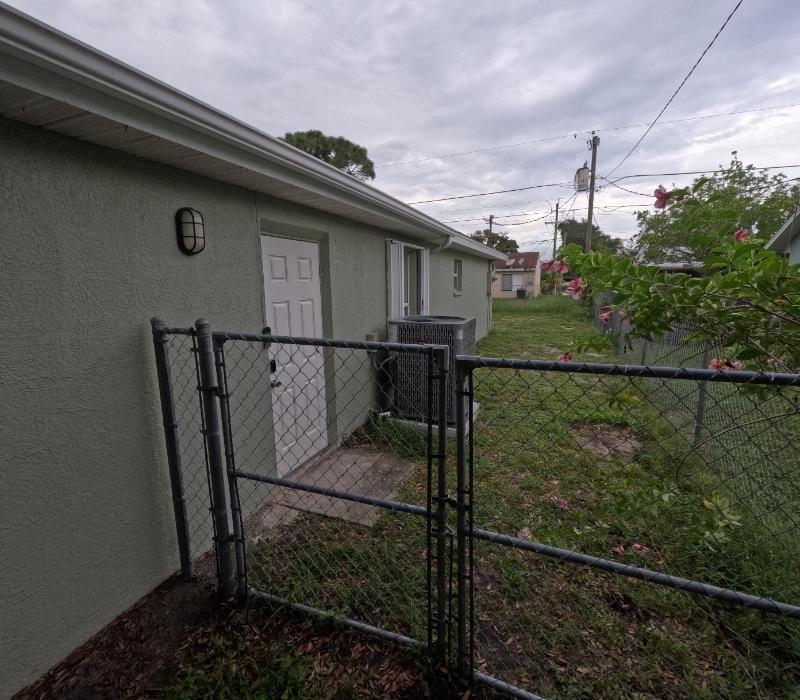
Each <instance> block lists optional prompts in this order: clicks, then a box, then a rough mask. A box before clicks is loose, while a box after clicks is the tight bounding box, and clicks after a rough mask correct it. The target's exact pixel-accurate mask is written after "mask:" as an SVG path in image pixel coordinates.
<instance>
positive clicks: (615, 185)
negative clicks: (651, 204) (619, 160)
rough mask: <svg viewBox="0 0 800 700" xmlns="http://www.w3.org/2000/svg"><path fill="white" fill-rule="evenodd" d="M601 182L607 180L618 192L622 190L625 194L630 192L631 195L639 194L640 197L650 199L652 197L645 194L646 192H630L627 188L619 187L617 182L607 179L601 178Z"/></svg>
mask: <svg viewBox="0 0 800 700" xmlns="http://www.w3.org/2000/svg"><path fill="white" fill-rule="evenodd" d="M600 179H601V180H605V181H606V182H607V183H608V184H609V185H611V186H612V187H616V188H617V189H618V190H622V191H623V192H629V193H630V194H637V195H639V196H640V197H649V196H650V195H647V194H645V193H644V192H634V191H633V190H629V189H628V188H627V187H623V186H622V185H618V184H617V183H616V182H612V181H611V180H609V179H608V178H607V177H601V178H600Z"/></svg>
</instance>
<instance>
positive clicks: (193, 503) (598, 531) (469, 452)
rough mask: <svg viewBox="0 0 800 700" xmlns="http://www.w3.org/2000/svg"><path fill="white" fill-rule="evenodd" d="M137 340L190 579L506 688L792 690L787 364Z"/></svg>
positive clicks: (795, 660) (796, 493) (798, 382)
mask: <svg viewBox="0 0 800 700" xmlns="http://www.w3.org/2000/svg"><path fill="white" fill-rule="evenodd" d="M617 331H619V329H617ZM154 340H155V345H156V359H157V366H158V372H159V380H160V381H159V384H160V386H161V389H162V393H161V397H162V408H163V409H164V430H165V436H166V444H167V453H168V457H169V464H170V478H171V481H172V486H173V500H174V505H175V513H176V524H177V532H178V540H179V548H180V552H181V562H182V567H183V571H184V576H186V577H187V578H190V577H192V576H197V575H201V574H203V573H213V572H214V571H216V574H217V579H218V585H219V588H220V590H221V591H222V592H223V594H224V595H226V596H227V595H231V594H233V593H234V592H239V593H240V594H242V595H244V596H246V597H247V598H248V599H249V600H251V601H254V600H262V601H266V602H267V603H268V604H270V605H272V606H273V607H275V606H278V607H283V606H289V607H291V608H294V609H295V610H300V611H302V612H304V613H308V614H311V615H316V616H321V617H324V618H335V619H337V620H339V621H340V622H343V623H345V624H348V625H350V626H352V627H355V628H358V629H362V630H364V631H367V632H370V633H372V634H377V635H379V636H382V637H385V638H390V639H392V640H395V641H397V642H400V643H402V644H406V645H417V646H423V647H426V648H427V653H428V655H429V657H430V658H431V659H433V660H434V661H435V662H437V663H440V662H444V663H446V664H448V663H449V667H450V668H452V669H453V670H455V671H457V672H458V673H457V674H456V678H462V679H463V678H473V679H476V680H478V681H480V682H483V683H486V684H489V685H491V686H494V687H495V688H496V689H498V690H500V691H502V692H507V693H511V694H514V695H517V696H520V697H538V696H537V695H534V693H541V694H542V695H546V696H559V695H575V694H576V693H577V694H579V695H580V694H583V695H587V696H604V697H622V696H625V697H636V696H658V697H695V696H707V697H725V696H731V695H737V694H741V693H745V694H746V693H749V692H751V693H752V694H755V695H759V696H780V695H787V694H790V693H789V689H791V688H792V687H797V686H798V685H799V684H800V642H798V640H800V634H798V632H800V629H798V618H800V577H798V576H797V565H796V562H797V561H798V558H799V557H800V545H799V544H798V543H799V542H800V538H798V534H800V533H798V513H799V512H800V508H799V506H800V454H798V452H799V451H800V448H798V447H797V446H796V443H797V441H796V438H795V436H796V435H797V431H798V429H800V395H798V391H800V377H798V376H794V375H778V374H772V375H766V374H760V373H753V372H712V371H708V370H704V369H686V368H663V367H662V368H658V367H655V368H654V367H651V366H640V365H638V364H636V363H635V362H632V361H630V358H628V361H627V362H625V363H622V364H620V365H601V364H579V363H558V362H551V361H542V360H499V359H492V358H475V357H458V358H455V361H454V362H452V361H451V359H450V355H449V352H450V350H449V349H448V348H447V347H445V346H433V345H404V344H398V343H394V344H393V343H362V342H349V341H332V340H319V339H308V338H287V337H279V336H264V335H254V334H242V333H216V332H212V331H211V329H210V327H209V326H208V324H205V323H200V322H198V324H197V325H196V327H195V328H193V329H169V328H166V327H165V326H164V325H163V324H160V323H159V322H154ZM676 347H677V344H676ZM681 349H684V347H683V346H681ZM638 350H639V351H641V350H642V349H641V348H638ZM648 351H649V349H648ZM627 352H628V353H631V352H634V353H635V352H636V349H634V350H633V351H630V350H629V351H627ZM451 373H453V374H451ZM452 376H455V378H456V381H455V382H452V381H451V378H452ZM462 380H463V381H462ZM462 386H463V387H464V390H461V387H462ZM454 391H455V395H453V392H454ZM701 403H702V405H701ZM448 407H450V409H452V408H453V407H454V411H453V410H451V413H452V414H453V417H454V418H455V419H456V421H455V426H448V422H447V419H448V410H449V408H448ZM460 416H464V419H463V420H459V417H460ZM448 431H449V433H450V437H453V433H454V434H455V435H454V436H455V437H456V439H455V440H454V441H453V440H450V441H448ZM215 554H216V556H215Z"/></svg>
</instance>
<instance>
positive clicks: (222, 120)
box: [0, 2, 505, 260]
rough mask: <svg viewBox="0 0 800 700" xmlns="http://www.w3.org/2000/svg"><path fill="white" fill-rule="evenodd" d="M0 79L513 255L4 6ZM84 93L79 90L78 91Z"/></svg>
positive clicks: (471, 245) (455, 239) (434, 235)
mask: <svg viewBox="0 0 800 700" xmlns="http://www.w3.org/2000/svg"><path fill="white" fill-rule="evenodd" d="M2 56H5V57H6V59H5V60H3V61H0V77H2V78H3V79H5V80H9V81H11V82H15V83H16V84H18V85H20V86H21V87H26V88H29V89H31V90H34V91H37V92H39V93H40V94H43V95H46V96H48V97H51V98H53V99H58V100H61V101H65V102H67V103H69V104H73V105H75V106H78V107H80V108H82V109H85V110H86V111H91V112H93V113H97V114H99V115H101V116H104V117H107V118H109V119H114V120H117V121H122V123H130V125H131V126H135V127H137V128H140V129H142V130H143V131H147V132H148V133H154V135H158V136H161V137H163V138H167V139H171V140H174V141H175V142H177V143H181V144H183V145H186V146H190V147H192V148H196V149H198V150H201V151H203V152H209V154H212V155H216V156H218V157H222V158H225V159H227V160H229V161H230V162H232V163H236V164H237V165H242V166H243V167H251V168H255V169H257V170H258V171H260V172H262V173H263V174H266V175H270V176H272V177H276V178H278V179H281V180H283V181H286V182H289V183H290V184H294V185H297V186H300V187H304V188H306V189H309V190H310V191H314V192H317V193H319V194H323V195H325V196H330V197H333V198H334V199H336V200H337V201H341V202H343V203H347V204H349V205H351V206H353V207H356V208H359V209H365V210H370V211H373V212H376V213H379V214H380V215H382V216H385V217H386V218H387V223H389V224H391V222H392V221H396V222H398V223H402V224H403V225H404V226H407V227H412V229H413V230H414V231H415V233H417V235H419V237H421V238H423V239H425V240H428V241H438V239H439V238H441V237H448V236H451V237H452V245H453V247H456V248H457V249H461V250H464V251H467V252H469V253H472V254H474V255H478V256H481V257H484V258H487V259H493V260H504V259H505V255H504V254H502V253H499V252H498V251H496V250H494V249H492V248H489V247H488V246H484V245H482V244H480V243H478V242H477V241H473V240H472V239H470V238H469V237H468V236H465V235H464V234H462V233H460V232H459V231H456V230H455V229H452V228H450V227H449V226H446V225H445V224H443V223H441V222H439V221H437V220H436V219H433V218H432V217H429V216H427V215H425V214H423V213H422V212H419V211H417V210H416V209H413V208H412V207H410V206H409V205H407V204H405V203H403V202H401V201H400V200H398V199H395V198H394V197H391V196H390V195H388V194H386V193H385V192H382V191H381V190H379V189H377V188H376V187H373V186H371V185H368V184H366V183H364V182H361V181H360V180H358V179H356V178H354V177H352V176H350V175H347V174H346V173H343V172H342V171H340V170H338V169H337V168H335V167H333V166H331V165H328V164H327V163H324V162H322V161H320V160H319V159H317V158H314V157H313V156H310V155H308V154H307V153H304V152H303V151H300V150H298V149H296V148H293V147H292V146H289V145H288V144H286V143H284V142H283V141H280V140H279V139H276V138H275V137H272V136H269V135H268V134H265V133H264V132H262V131H259V130H258V129H255V128H254V127H252V126H249V125H248V124H246V123H244V122H242V121H240V120H238V119H235V118H234V117H231V116H230V115H228V114H225V113H224V112H221V111H220V110H217V109H215V108H213V107H211V106H210V105H207V104H205V103H203V102H201V101H199V100H196V99H194V98H193V97H191V96H189V95H187V94H186V93H183V92H181V91H179V90H176V89H174V88H172V87H170V86H169V85H167V84H165V83H163V82H161V81H159V80H156V79H155V78H152V77H150V76H148V75H146V74H145V73H142V72H141V71H138V70H136V69H135V68H133V67H131V66H128V65H127V64H125V63H122V62H121V61H117V60H116V59H114V58H112V57H111V56H108V55H107V54H104V53H102V52H100V51H97V50H96V49H94V48H92V47H91V46H89V45H87V44H85V43H83V42H80V41H78V40H76V39H74V38H72V37H70V36H68V35H66V34H64V33H62V32H59V31H57V30H55V29H53V28H52V27H49V26H47V25H45V24H43V23H41V22H38V21H37V20H35V19H33V18H31V17H29V16H28V15H25V14H24V13H21V12H19V11H18V10H15V9H14V8H12V7H9V6H8V5H6V4H4V3H2V2H0V57H2ZM76 88H77V89H76Z"/></svg>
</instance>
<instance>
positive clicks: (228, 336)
mask: <svg viewBox="0 0 800 700" xmlns="http://www.w3.org/2000/svg"><path fill="white" fill-rule="evenodd" d="M211 335H212V336H213V337H214V339H216V340H221V341H223V342H224V341H227V340H244V341H248V342H254V343H278V344H281V343H286V344H291V345H309V346H314V347H322V348H345V349H348V350H390V351H391V350H394V351H397V352H415V353H423V354H425V353H427V354H431V353H434V352H437V351H438V352H449V347H448V346H447V345H435V344H425V343H389V342H382V341H370V340H339V339H335V340H334V339H330V338H310V337H306V336H295V335H263V334H261V333H237V332H232V331H213V332H212V334H211Z"/></svg>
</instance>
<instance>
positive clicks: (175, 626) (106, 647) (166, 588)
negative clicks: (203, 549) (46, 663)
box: [14, 576, 220, 700]
mask: <svg viewBox="0 0 800 700" xmlns="http://www.w3.org/2000/svg"><path fill="white" fill-rule="evenodd" d="M219 612H220V611H219V609H218V608H217V607H216V606H215V603H214V589H213V583H212V581H211V580H208V579H203V580H200V581H197V582H195V583H190V584H185V583H182V582H181V580H180V579H179V577H177V576H174V577H172V578H170V579H168V580H167V581H165V582H164V583H163V584H161V585H160V586H159V587H158V588H156V589H155V590H154V591H153V592H152V593H150V594H149V595H147V596H145V597H144V598H142V599H141V600H140V601H139V602H138V603H136V605H134V606H133V607H132V608H131V609H130V610H128V611H127V612H124V613H123V614H122V615H120V616H119V617H117V618H116V619H115V620H114V621H113V622H111V623H110V624H109V625H107V626H106V627H105V628H103V629H102V630H101V631H100V632H98V633H97V634H96V635H95V636H94V637H92V638H91V639H90V640H89V641H88V642H86V643H85V644H84V645H82V646H80V647H78V648H77V649H76V650H75V651H73V652H72V653H71V654H70V655H69V656H68V657H67V658H66V659H64V660H63V661H62V662H61V663H60V664H58V666H56V667H54V668H52V669H51V670H50V671H49V672H48V673H46V674H45V675H44V676H42V677H41V678H40V679H39V680H38V681H36V682H35V683H34V684H33V685H30V686H28V687H27V688H25V689H23V690H21V691H20V692H19V693H17V694H16V695H15V696H14V700H23V699H24V700H33V699H34V698H35V699H36V700H44V698H61V699H64V700H79V699H80V700H95V699H99V698H133V697H135V698H156V697H161V695H162V692H161V691H162V689H163V688H164V687H165V685H166V684H168V683H169V682H170V681H171V680H172V678H173V677H174V675H175V672H176V669H177V655H178V652H179V650H180V648H181V645H182V644H183V643H184V641H185V640H186V637H187V634H188V632H189V631H190V630H192V629H196V628H197V627H198V626H202V625H205V624H207V623H208V622H209V621H210V620H213V619H214V617H215V616H216V615H218V614H219Z"/></svg>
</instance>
